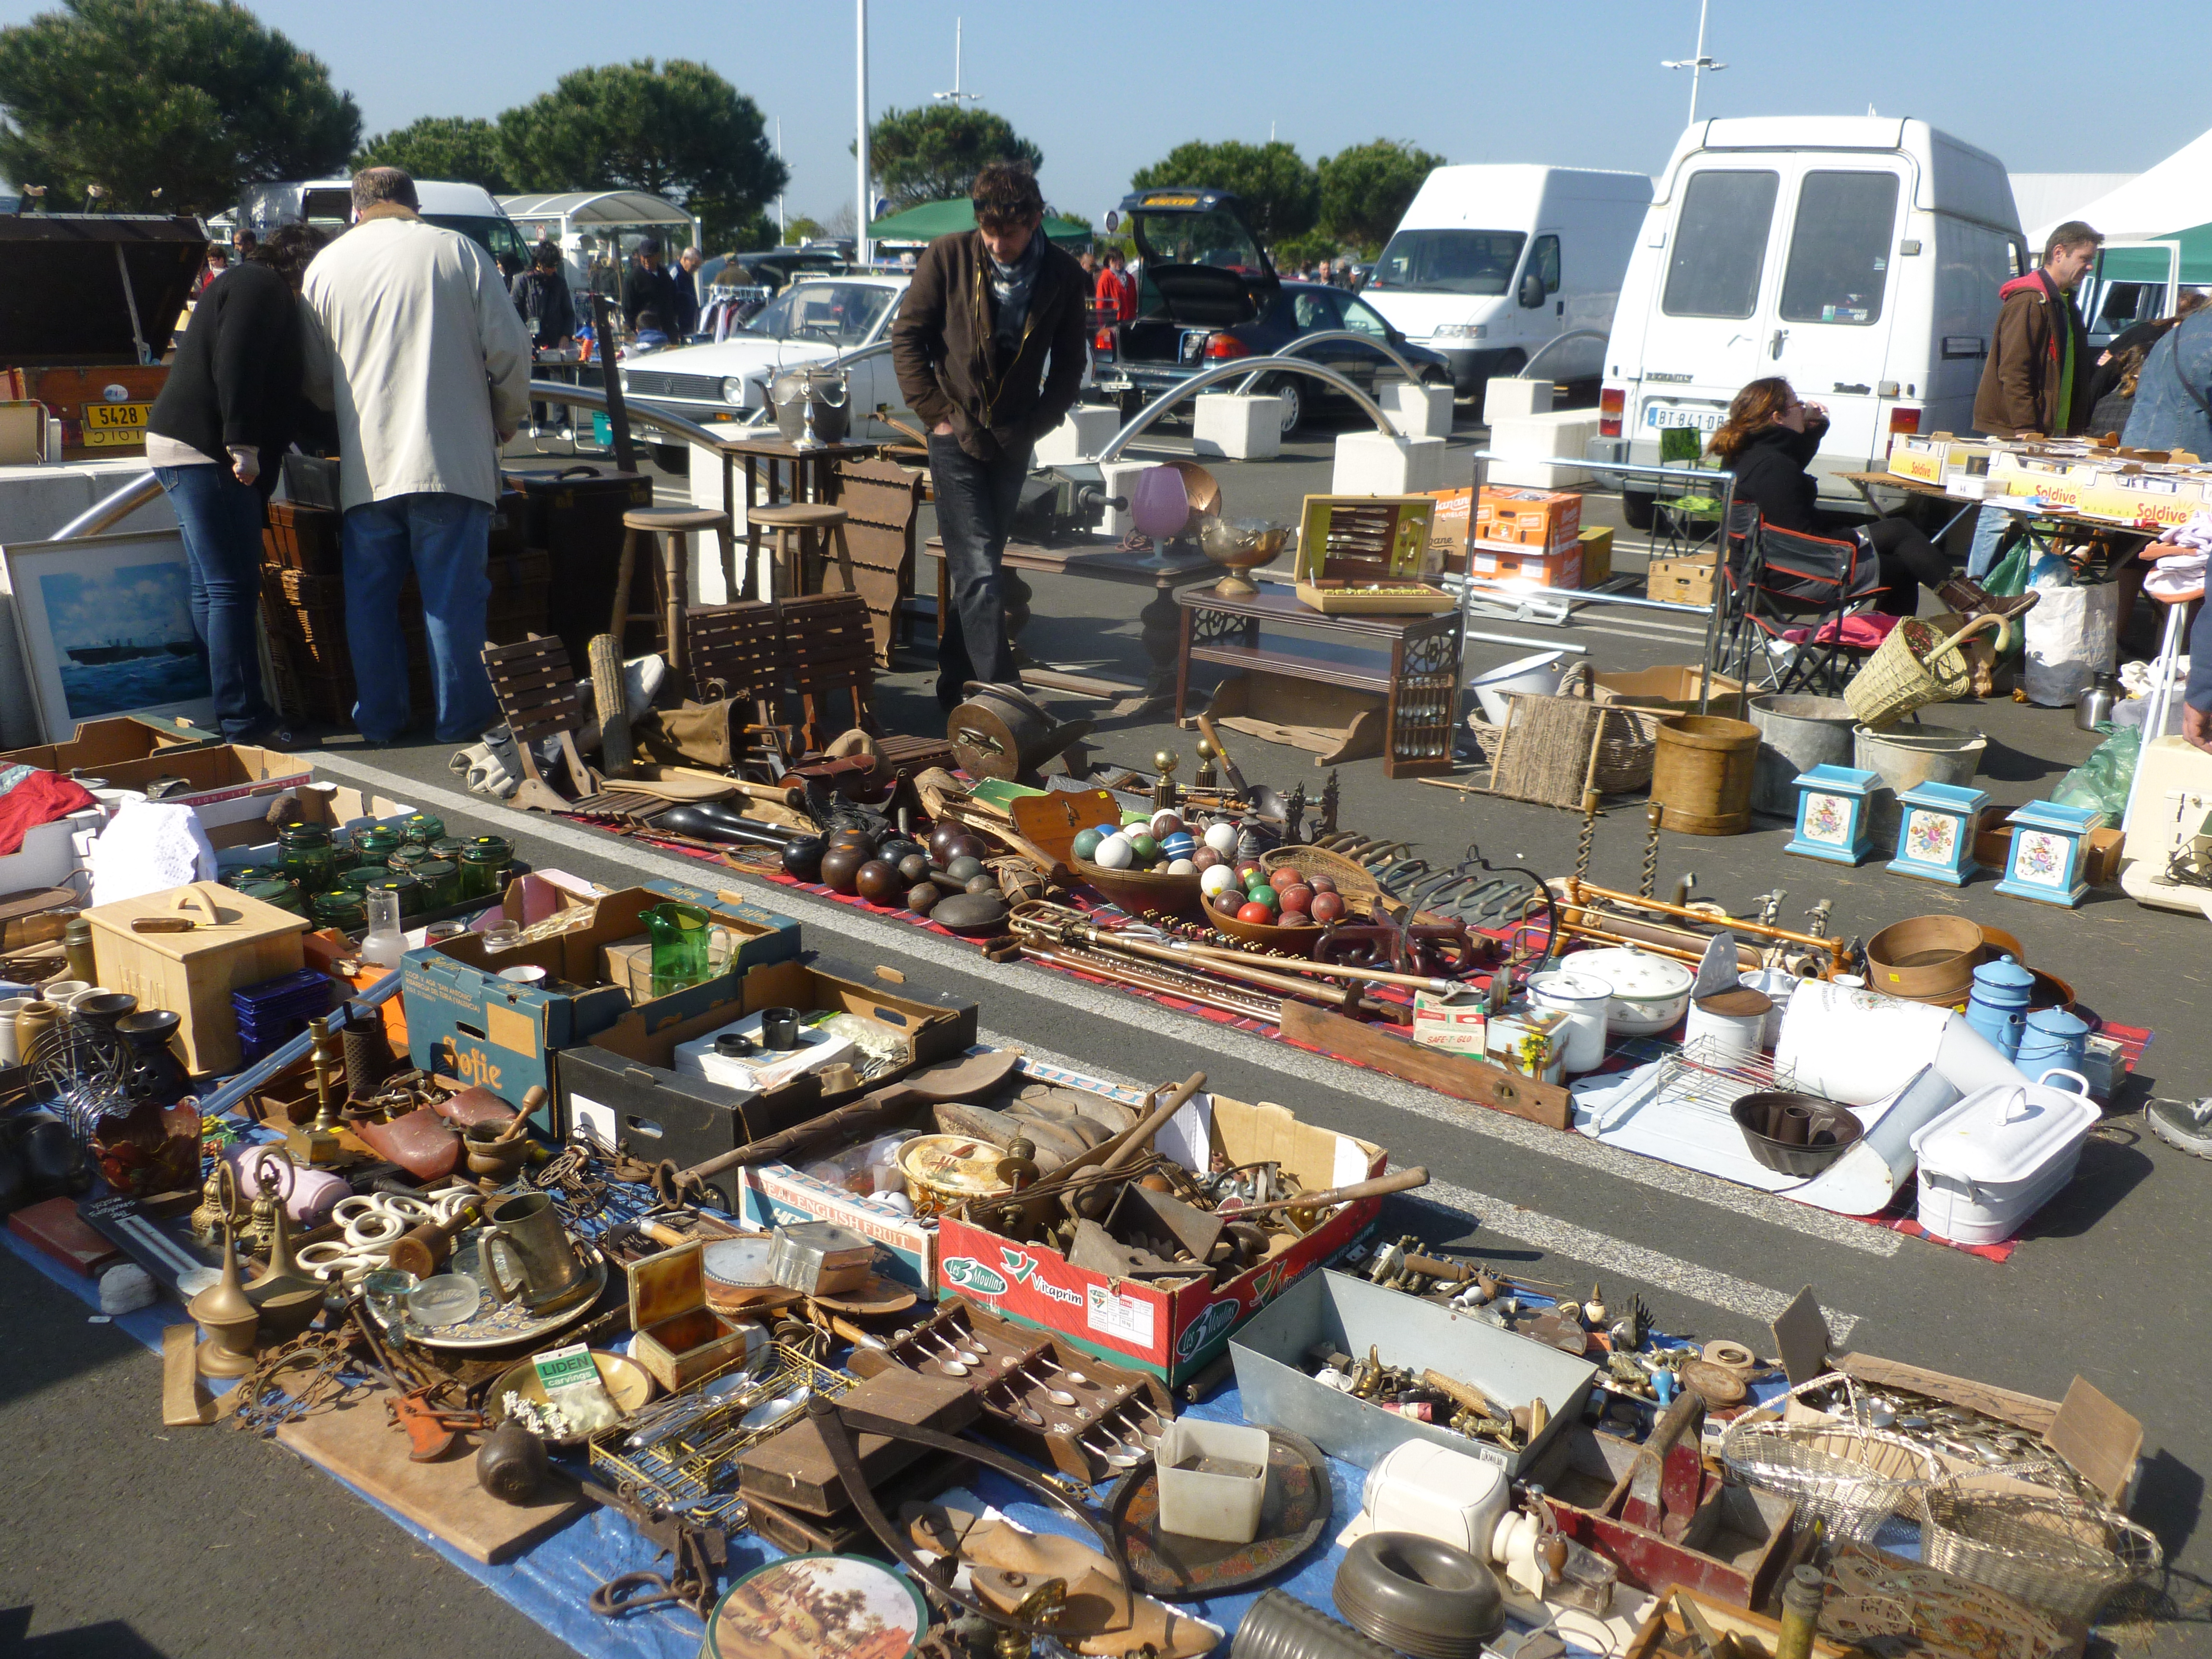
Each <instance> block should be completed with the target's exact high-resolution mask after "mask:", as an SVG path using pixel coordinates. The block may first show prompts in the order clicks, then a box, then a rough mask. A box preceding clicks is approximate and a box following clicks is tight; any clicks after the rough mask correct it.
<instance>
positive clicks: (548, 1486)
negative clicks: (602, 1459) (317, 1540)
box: [276, 1389, 591, 1566]
mask: <svg viewBox="0 0 2212 1659" xmlns="http://www.w3.org/2000/svg"><path fill="white" fill-rule="evenodd" d="M385 1399H386V1390H384V1389H376V1390H375V1391H374V1392H373V1393H371V1394H369V1395H366V1396H365V1397H363V1398H362V1399H360V1400H358V1401H349V1402H347V1403H345V1404H343V1405H340V1406H338V1407H337V1408H335V1409H334V1410H331V1411H327V1412H321V1413H316V1414H315V1415H313V1416H311V1417H307V1418H303V1419H301V1420H300V1421H298V1422H296V1423H287V1424H286V1425H284V1426H283V1428H281V1429H279V1430H277V1431H276V1438H277V1439H278V1440H280V1441H282V1442H283V1443H284V1444H285V1445H287V1446H289V1447H290V1448H291V1449H293V1450H294V1451H295V1452H297V1453H299V1454H300V1455H301V1456H302V1457H304V1458H307V1460H308V1461H309V1462H314V1463H319V1464H321V1465H322V1466H323V1468H326V1469H328V1470H329V1471H330V1472H331V1474H335V1475H337V1477H338V1478H339V1479H340V1480H346V1481H349V1482H351V1483H352V1484H353V1485H354V1486H358V1487H360V1488H361V1489H362V1491H363V1492H367V1493H368V1495H369V1496H370V1497H371V1498H375V1499H376V1500H377V1502H379V1503H380V1504H389V1505H391V1507H392V1508H393V1509H395V1510H398V1511H399V1513H400V1514H402V1515H404V1516H406V1517H407V1518H408V1519H409V1520H410V1521H412V1522H415V1523H416V1525H417V1526H419V1527H422V1528H424V1529H426V1530H427V1531H428V1532H431V1533H433V1534H436V1535H437V1536H438V1537H440V1538H442V1539H444V1540H445V1541H447V1543H448V1544H451V1545H452V1546H453V1547H454V1548H455V1549H457V1550H459V1551H461V1552H462V1553H464V1554H465V1555H468V1556H470V1557H471V1558H472V1559H476V1560H478V1561H482V1562H483V1563H485V1564H486V1565H489V1566H497V1565H499V1564H500V1563H501V1562H502V1561H509V1560H512V1559H514V1558H515V1557H516V1556H518V1555H520V1554H521V1553H523V1552H524V1551H525V1550H527V1549H528V1548H530V1547H532V1545H533V1544H536V1543H537V1542H538V1541H539V1540H540V1539H544V1538H547V1537H550V1536H551V1535H552V1534H554V1533H556V1532H558V1531H560V1529H561V1528H563V1527H565V1526H567V1525H568V1523H569V1522H571V1521H574V1519H575V1518H576V1517H577V1516H580V1515H581V1514H583V1513H584V1511H585V1510H587V1509H589V1508H590V1507H591V1505H590V1504H587V1503H586V1501H585V1500H584V1497H583V1494H582V1493H581V1492H580V1491H578V1489H577V1487H576V1485H575V1483H574V1481H572V1480H568V1479H567V1478H566V1477H564V1476H562V1475H559V1474H555V1475H551V1476H549V1477H548V1478H547V1480H546V1482H545V1485H544V1486H543V1487H542V1488H540V1489H539V1492H538V1496H537V1497H536V1498H534V1499H533V1500H532V1501H531V1502H530V1503H528V1504H502V1503H501V1502H500V1501H499V1499H497V1498H494V1497H493V1496H492V1495H491V1494H490V1493H489V1492H486V1491H484V1489H483V1487H481V1486H478V1485H477V1459H476V1450H475V1447H474V1443H472V1442H471V1441H470V1440H469V1439H468V1438H467V1437H462V1438H461V1439H460V1440H459V1442H458V1443H456V1444H455V1446H454V1449H453V1450H452V1451H450V1452H448V1453H447V1454H446V1455H445V1456H444V1457H442V1458H441V1459H440V1460H439V1461H438V1462H435V1463H410V1462H408V1461H407V1437H406V1436H405V1435H404V1434H402V1433H401V1432H400V1431H398V1429H395V1428H392V1427H391V1426H389V1424H388V1421H387V1419H386V1417H385V1415H384V1401H385Z"/></svg>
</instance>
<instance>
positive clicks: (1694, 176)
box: [1588, 115, 2027, 529]
mask: <svg viewBox="0 0 2212 1659" xmlns="http://www.w3.org/2000/svg"><path fill="white" fill-rule="evenodd" d="M2026 269H2027V248H2026V246H2025V244H2024V241H2023V239H2022V237H2021V230H2020V219H2019V216H2018V213H2017V212H2016V211H2015V208H2014V205H2013V197H2012V184H2011V181H2010V179H2008V177H2007V175H2006V173H2005V170H2004V164H2003V163H2002V161H1998V160H1997V158H1996V156H1994V155H1990V154H1988V153H1987V152H1986V151H1984V150H1978V149H1974V148H1973V147H1972V145H1970V144H1966V143H1961V142H1960V140H1958V139H1956V138H1954V137H1950V136H1949V135H1948V134H1947V133H1942V132H1939V131H1936V129H1934V128H1933V127H1930V126H1929V125H1928V124H1927V123H1926V122H1925V121H1910V120H1900V119H1893V118H1888V117H1876V116H1871V115H1866V116H1858V115H1852V116H1841V115H1820V116H1777V117H1761V118H1751V119H1742V120H1724V121H1701V122H1699V124H1698V125H1695V126H1693V127H1692V128H1690V129H1689V130H1688V131H1686V132H1685V133H1684V134H1683V135H1682V137H1681V138H1680V141H1679V142H1678V143H1676V144H1675V146H1674V157H1673V159H1672V160H1670V161H1668V164H1667V171H1666V172H1665V173H1663V174H1662V176H1661V178H1660V179H1659V183H1658V187H1657V189H1656V191H1655V193H1654V195H1653V197H1652V202H1651V206H1650V211H1649V212H1647V213H1646V214H1645V216H1644V234H1642V235H1641V236H1640V237H1639V238H1638V244H1637V247H1636V251H1635V253H1634V254H1633V255H1632V257H1631V258H1630V260H1629V263H1628V274H1627V276H1626V277H1625V278H1624V279H1623V282H1622V285H1621V293H1620V306H1619V307H1618V308H1617V310H1616V311H1615V313H1614V315H1613V334H1612V337H1611V338H1610V339H1609V340H1608V341H1607V344H1606V354H1605V382H1604V386H1603V388H1602V390H1601V392H1600V393H1599V421H1598V432H1599V436H1597V437H1595V438H1594V439H1592V440H1590V444H1589V451H1588V454H1589V459H1590V461H1591V462H1592V463H1593V464H1597V463H1601V462H1603V461H1608V460H1613V461H1632V462H1637V463H1642V464H1650V463H1652V462H1656V460H1657V459H1658V456H1659V435H1660V433H1661V432H1662V430H1663V429H1665V428H1668V427H1688V428H1692V429H1694V430H1696V431H1698V432H1699V433H1710V432H1711V431H1712V430H1713V429H1714V428H1717V426H1719V424H1720V422H1721V418H1722V416H1723V415H1724V414H1726V413H1727V410H1728V406H1729V400H1730V399H1731V398H1734V397H1735V394H1736V392H1737V391H1738V390H1739V389H1741V387H1742V386H1744V385H1745V384H1746V383H1747V382H1748V381H1751V380H1758V379H1759V378H1760V377H1761V376H1762V375H1768V374H1783V375H1787V376H1788V377H1789V379H1790V384H1791V386H1794V387H1795V388H1796V392H1797V394H1798V395H1799V396H1800V397H1802V398H1807V399H1808V400H1811V401H1814V402H1817V403H1821V404H1826V405H1827V410H1828V419H1829V425H1828V430H1827V433H1826V435H1825V436H1824V437H1823V438H1822V439H1821V441H1820V453H1819V454H1818V455H1817V456H1816V457H1815V458H1814V462H1813V465H1812V468H1811V471H1813V473H1814V477H1816V478H1817V479H1818V480H1819V482H1820V494H1821V496H1822V497H1823V498H1824V500H1825V501H1826V502H1828V503H1830V504H1832V505H1833V506H1836V507H1842V508H1846V509H1851V508H1856V510H1858V511H1861V512H1863V511H1864V510H1865V503H1864V501H1863V498H1862V497H1860V496H1859V495H1858V494H1857V491H1856V490H1855V489H1853V488H1852V487H1851V485H1850V483H1849V482H1848V481H1847V480H1845V479H1844V477H1843V475H1844V473H1847V472H1859V471H1870V470H1875V469H1878V468H1881V466H1883V465H1886V464H1887V457H1888V453H1889V442H1890V439H1891V438H1892V436H1893V435H1895V434H1898V433H1900V432H1920V431H1929V432H1944V431H1948V432H1966V431H1971V430H1972V429H1973V424H1974V422H1973V408H1974V392H1975V390H1976V388H1977V387H1978V386H1979V385H1980V384H1981V378H1982V365H1983V363H1984V361H1985V360H1986V359H1987V358H1988V356H1989V350H1990V336H1991V334H1992V333H1994V332H1995V331H1996V318H1997V289H1998V287H1999V286H2000V285H2001V284H2002V283H2004V282H2006V281H2007V280H2008V278H2010V277H2012V276H2017V275H2019V274H2020V273H2021V271H2023V270H2026ZM1623 476H1624V475H1620V474H1614V475H1613V478H1612V479H1610V480H1607V481H1608V482H1620V481H1621V479H1622V478H1623ZM1599 477H1601V479H1604V478H1605V477H1606V475H1605V474H1604V472H1603V471H1602V469H1600V471H1599ZM1623 494H1624V497H1625V505H1624V511H1625V513H1626V517H1627V519H1628V521H1629V522H1630V523H1631V524H1632V525H1634V526H1637V527H1638V528H1639V529H1640V528H1643V527H1644V526H1646V525H1648V524H1649V523H1650V512H1651V501H1652V497H1651V495H1650V494H1649V493H1648V492H1647V491H1645V490H1644V489H1639V488H1637V487H1635V486H1634V485H1633V484H1630V485H1629V486H1628V487H1627V488H1626V489H1624V492H1623Z"/></svg>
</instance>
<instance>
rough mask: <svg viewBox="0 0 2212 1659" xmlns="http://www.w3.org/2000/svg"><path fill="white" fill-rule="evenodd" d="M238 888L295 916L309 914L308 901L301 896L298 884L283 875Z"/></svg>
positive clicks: (246, 894) (251, 897) (251, 896)
mask: <svg viewBox="0 0 2212 1659" xmlns="http://www.w3.org/2000/svg"><path fill="white" fill-rule="evenodd" d="M239 891H240V893H242V894H244V895H245V896H246V897H247V898H250V899H259V900H260V901H261V902H263V903H264V904H272V905H274V906H276V908H278V909H279V910H289V911H290V912H291V913H292V914H293V915H295V916H304V915H307V902H306V901H305V900H303V899H302V898H301V896H300V889H299V887H298V885H297V884H295V883H294V882H292V881H289V880H288V879H286V878H283V877H282V876H280V877H278V878H276V880H275V881H257V882H255V883H253V884H252V885H251V886H248V887H241V888H240V889H239Z"/></svg>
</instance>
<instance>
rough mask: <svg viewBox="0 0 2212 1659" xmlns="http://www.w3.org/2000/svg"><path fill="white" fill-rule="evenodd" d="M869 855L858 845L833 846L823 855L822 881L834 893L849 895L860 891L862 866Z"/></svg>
mask: <svg viewBox="0 0 2212 1659" xmlns="http://www.w3.org/2000/svg"><path fill="white" fill-rule="evenodd" d="M868 861H869V860H868V855H867V854H866V853H864V852H862V851H861V850H860V848H857V847H833V848H830V849H829V851H828V852H826V853H824V854H823V855H822V881H823V885H825V886H827V887H828V888H829V890H830V891H831V892H833V893H843V894H846V895H848V896H850V895H852V894H854V893H857V892H858V891H860V888H859V886H858V885H857V882H858V880H859V878H860V866H862V865H864V864H866V863H867V862H868Z"/></svg>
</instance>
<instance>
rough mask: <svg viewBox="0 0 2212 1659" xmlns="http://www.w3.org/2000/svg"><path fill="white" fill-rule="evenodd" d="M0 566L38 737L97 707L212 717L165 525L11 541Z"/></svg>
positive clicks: (179, 541) (185, 578) (173, 535)
mask: <svg viewBox="0 0 2212 1659" xmlns="http://www.w3.org/2000/svg"><path fill="white" fill-rule="evenodd" d="M0 564H4V568H5V575H6V580H7V586H8V592H9V596H10V598H11V599H12V600H13V606H12V608H13V610H14V611H15V640H16V643H17V646H18V647H19V648H20V649H21V652H22V660H23V675H24V678H26V679H27V680H28V681H29V682H30V685H31V698H32V701H33V703H34V704H35V705H36V706H37V708H38V714H39V724H40V730H41V734H42V737H43V740H44V741H46V742H47V743H61V742H64V741H65V740H66V739H68V738H70V736H71V734H72V733H74V732H75V731H76V723H77V722H78V721H79V720H92V719H94V718H96V717H98V716H100V715H101V714H173V715H175V716H178V717H179V718H181V719H185V720H192V721H194V722H196V723H197V722H204V721H206V720H211V719H212V718H213V716H214V714H215V696H214V688H213V686H212V684H210V681H209V678H208V664H207V653H206V651H205V650H204V649H203V648H202V647H201V646H200V642H199V640H198V638H197V636H196V635H194V634H193V632H192V614H191V603H190V596H191V572H190V569H189V568H188V567H187V566H186V564H185V544H184V540H183V538H181V537H180V536H179V534H178V533H177V532H176V531H175V530H174V529H168V530H152V531H133V532H128V533H125V534H121V535H113V536H86V537H82V538H78V539H76V540H74V541H66V542H24V543H19V544H15V545H11V546H9V547H7V548H5V549H0Z"/></svg>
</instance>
